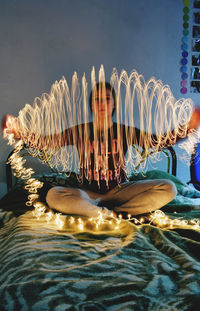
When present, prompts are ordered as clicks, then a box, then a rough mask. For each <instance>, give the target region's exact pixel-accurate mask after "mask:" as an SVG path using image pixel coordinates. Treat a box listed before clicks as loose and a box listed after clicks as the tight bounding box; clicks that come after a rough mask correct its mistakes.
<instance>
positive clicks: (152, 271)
mask: <svg viewBox="0 0 200 311" xmlns="http://www.w3.org/2000/svg"><path fill="white" fill-rule="evenodd" d="M172 173H175V172H174V171H173V172H164V171H160V170H153V171H148V172H146V174H138V175H137V176H135V175H133V176H132V179H134V178H135V179H143V178H152V179H153V178H158V177H160V178H167V179H171V180H173V181H174V182H175V184H176V186H177V190H178V195H177V197H176V198H175V199H174V200H173V201H172V202H171V203H170V204H168V205H167V206H165V207H164V208H163V209H162V212H163V213H165V215H166V216H167V217H169V219H173V220H174V222H173V226H171V227H170V226H169V224H163V225H162V227H160V226H157V225H156V224H155V223H154V222H153V221H150V220H149V221H147V220H145V219H144V220H145V221H144V222H142V221H141V219H138V222H136V221H137V219H135V220H134V221H129V220H127V219H124V220H123V219H122V220H120V222H118V223H115V226H113V224H112V225H111V224H110V223H106V224H102V225H100V226H99V227H98V228H97V227H95V226H94V225H91V224H89V223H88V220H87V219H85V220H84V219H81V220H80V218H78V217H74V218H73V219H74V222H73V224H72V222H70V221H71V219H72V218H70V217H71V216H67V215H61V217H62V220H63V221H64V226H63V227H62V229H59V227H58V226H57V223H56V221H55V217H54V218H53V219H51V220H48V221H47V218H46V215H45V214H42V215H41V216H40V217H35V215H34V214H33V211H32V208H31V207H27V206H26V200H27V191H26V190H25V189H24V183H23V181H21V180H17V181H16V182H15V183H14V184H13V185H12V183H11V177H10V175H9V176H8V193H7V194H6V195H5V196H4V197H3V198H2V199H1V200H0V226H1V227H0V249H1V256H0V268H1V274H0V310H6V311H16V310H23V311H26V310H33V311H46V310H51V311H52V310H55V311H64V310H92V311H94V310H112V311H114V310H145V311H147V310H151V311H152V310H153V311H154V310H155V311H156V310H159V311H160V310H163V311H166V310H170V311H172V310H174V311H175V310H197V306H198V303H200V230H199V219H200V192H199V191H197V190H195V189H194V188H193V187H191V186H189V185H187V184H184V183H183V182H181V181H180V180H179V179H177V178H176V176H174V175H175V174H172ZM37 178H38V179H39V180H41V181H42V182H43V183H44V186H45V185H47V184H48V185H49V184H51V185H67V184H68V183H73V178H72V177H71V178H70V179H69V178H68V179H67V178H65V177H63V176H62V175H58V174H55V173H45V174H44V173H40V174H38V175H37ZM175 220H178V221H179V222H178V221H177V222H175ZM183 221H184V222H183ZM82 222H84V224H86V226H85V227H84V229H83V227H82V228H81V227H80V225H81V224H82ZM184 223H185V224H186V225H185V226H184Z"/></svg>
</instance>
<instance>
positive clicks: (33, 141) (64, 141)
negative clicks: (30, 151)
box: [2, 114, 73, 149]
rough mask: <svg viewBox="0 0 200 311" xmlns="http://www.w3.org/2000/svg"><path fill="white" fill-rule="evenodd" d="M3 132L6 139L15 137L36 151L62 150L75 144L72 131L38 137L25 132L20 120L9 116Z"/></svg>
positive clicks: (4, 120) (5, 118) (3, 125)
mask: <svg viewBox="0 0 200 311" xmlns="http://www.w3.org/2000/svg"><path fill="white" fill-rule="evenodd" d="M2 130H3V137H4V138H6V137H8V136H9V135H13V137H14V139H16V140H20V139H21V140H22V141H23V142H24V143H25V144H27V145H28V146H31V147H34V148H36V149H52V148H61V147H63V146H66V145H70V144H72V143H73V142H72V135H71V131H70V130H68V131H64V132H63V133H58V134H52V135H37V134H35V133H32V132H30V131H28V130H24V129H23V128H22V127H21V125H20V122H19V120H18V118H16V117H15V116H12V115H8V114H7V115H6V116H5V117H4V118H3V120H2Z"/></svg>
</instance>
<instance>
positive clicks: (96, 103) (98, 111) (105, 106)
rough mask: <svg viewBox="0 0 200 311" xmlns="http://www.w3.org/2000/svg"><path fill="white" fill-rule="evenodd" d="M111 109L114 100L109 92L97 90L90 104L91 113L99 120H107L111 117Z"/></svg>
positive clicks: (107, 90)
mask: <svg viewBox="0 0 200 311" xmlns="http://www.w3.org/2000/svg"><path fill="white" fill-rule="evenodd" d="M113 109H114V99H113V96H112V92H111V90H109V89H105V91H104V90H100V91H99V90H97V92H96V94H95V96H94V99H93V104H92V111H93V113H94V114H95V115H96V116H98V118H99V119H102V118H106V117H107V118H109V117H112V112H113Z"/></svg>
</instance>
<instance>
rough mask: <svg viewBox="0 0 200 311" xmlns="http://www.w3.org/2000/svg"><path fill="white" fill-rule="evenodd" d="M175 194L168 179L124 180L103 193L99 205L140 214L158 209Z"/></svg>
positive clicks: (173, 187) (174, 188) (175, 191)
mask: <svg viewBox="0 0 200 311" xmlns="http://www.w3.org/2000/svg"><path fill="white" fill-rule="evenodd" d="M176 194H177V190H176V186H175V184H174V183H173V182H171V181H170V180H165V179H157V180H143V181H137V182H126V183H123V184H121V185H120V186H118V187H115V188H114V189H112V190H111V191H109V192H108V193H107V194H106V195H104V197H103V198H102V199H101V200H100V202H99V205H101V204H102V205H104V206H109V207H111V208H113V210H114V211H116V212H127V213H130V214H131V215H140V214H146V213H150V212H152V211H155V210H157V209H160V208H161V207H163V206H164V205H166V204H167V203H169V202H170V201H172V200H173V199H174V197H175V196H176Z"/></svg>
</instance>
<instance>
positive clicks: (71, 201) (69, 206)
mask: <svg viewBox="0 0 200 311" xmlns="http://www.w3.org/2000/svg"><path fill="white" fill-rule="evenodd" d="M46 202H47V204H48V206H49V207H50V208H52V209H55V210H57V211H59V212H61V213H65V214H75V215H82V216H88V217H97V216H98V215H99V212H101V213H102V214H103V215H104V216H105V217H107V216H111V211H109V210H108V209H106V208H102V207H99V206H97V204H96V201H95V199H92V198H90V197H89V195H88V194H87V193H86V192H85V191H84V190H81V189H78V188H71V187H69V188H66V187H53V188H51V189H50V190H49V191H48V192H47V196H46Z"/></svg>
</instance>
